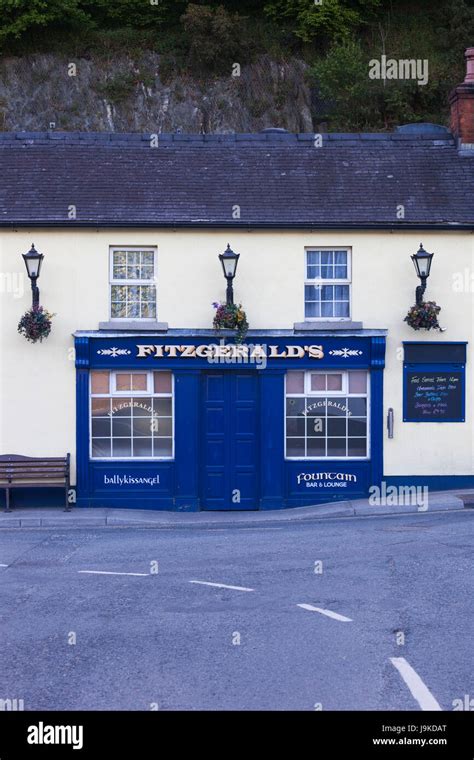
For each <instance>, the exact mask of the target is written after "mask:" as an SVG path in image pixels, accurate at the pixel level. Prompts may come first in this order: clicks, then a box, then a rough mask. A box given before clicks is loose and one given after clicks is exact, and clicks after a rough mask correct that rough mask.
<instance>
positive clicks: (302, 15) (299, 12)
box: [265, 0, 380, 42]
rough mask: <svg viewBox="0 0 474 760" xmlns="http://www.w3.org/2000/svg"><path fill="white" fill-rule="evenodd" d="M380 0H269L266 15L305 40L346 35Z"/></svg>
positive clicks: (361, 21)
mask: <svg viewBox="0 0 474 760" xmlns="http://www.w3.org/2000/svg"><path fill="white" fill-rule="evenodd" d="M379 5H380V0H321V1H320V2H315V0H269V2H267V4H266V5H265V13H266V14H267V16H268V17H269V18H271V19H273V20H274V21H276V22H277V23H279V24H281V25H282V26H283V27H286V28H287V30H290V31H292V32H293V33H294V34H295V35H296V36H297V37H299V38H300V39H301V40H303V41H304V42H312V41H313V40H316V39H319V40H325V41H328V40H331V41H337V40H341V39H347V38H348V37H349V36H350V34H351V32H352V31H354V30H355V29H356V28H357V27H358V26H360V25H361V24H363V23H365V22H366V21H367V19H368V18H369V17H370V16H371V15H372V14H373V12H374V11H375V10H377V9H378V7H379Z"/></svg>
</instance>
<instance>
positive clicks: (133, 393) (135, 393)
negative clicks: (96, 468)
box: [88, 369, 176, 462]
mask: <svg viewBox="0 0 474 760" xmlns="http://www.w3.org/2000/svg"><path fill="white" fill-rule="evenodd" d="M94 371H104V372H110V374H111V376H113V380H112V381H111V382H110V384H109V388H114V389H115V388H116V387H117V378H116V375H117V374H121V373H123V374H130V375H133V374H139V375H143V374H144V370H142V369H133V370H127V369H116V370H115V369H104V370H102V369H101V370H91V371H90V372H89V426H88V429H89V460H90V462H122V461H124V462H172V461H174V460H175V437H176V419H175V376H174V372H172V371H170V370H157V369H154V370H153V369H152V370H146V374H147V390H146V391H115V390H113V391H109V392H108V393H94V394H92V372H94ZM155 372H169V373H170V374H171V393H155V392H154V380H153V374H154V373H155ZM150 388H151V391H150V390H148V389H150ZM135 396H138V397H140V396H142V397H143V398H146V397H151V398H152V399H154V398H171V426H172V434H171V436H161V437H162V438H170V437H171V456H166V457H154V456H147V457H133V456H131V457H125V456H119V457H114V456H110V457H95V456H93V455H92V399H95V398H112V399H113V398H119V399H120V398H124V397H135ZM110 419H112V418H110ZM151 437H153V436H151ZM155 437H158V438H159V437H160V436H155ZM131 438H133V436H131ZM110 440H111V441H112V440H113V437H112V435H111V436H110Z"/></svg>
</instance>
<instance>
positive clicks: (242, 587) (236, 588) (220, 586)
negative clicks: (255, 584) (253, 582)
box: [189, 581, 255, 591]
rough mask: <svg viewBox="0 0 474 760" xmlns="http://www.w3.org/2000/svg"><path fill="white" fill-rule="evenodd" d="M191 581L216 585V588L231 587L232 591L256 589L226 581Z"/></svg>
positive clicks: (202, 584)
mask: <svg viewBox="0 0 474 760" xmlns="http://www.w3.org/2000/svg"><path fill="white" fill-rule="evenodd" d="M189 582H190V583H199V584H201V586H215V588H230V589H232V591H255V589H253V588H246V587H245V586H228V585H227V584H226V583H210V582H209V581H189Z"/></svg>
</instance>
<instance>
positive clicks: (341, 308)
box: [304, 249, 351, 320]
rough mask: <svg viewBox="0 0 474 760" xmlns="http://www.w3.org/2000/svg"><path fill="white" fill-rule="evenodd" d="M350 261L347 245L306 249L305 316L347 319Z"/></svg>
mask: <svg viewBox="0 0 474 760" xmlns="http://www.w3.org/2000/svg"><path fill="white" fill-rule="evenodd" d="M350 265H351V261H350V251H349V250H348V249H337V250H336V249H331V250H329V249H317V250H316V249H311V250H307V251H306V277H305V287H304V313H305V319H324V320H326V319H338V320H339V319H350V316H351V307H350V295H351V294H350V288H351V272H350V269H351V266H350Z"/></svg>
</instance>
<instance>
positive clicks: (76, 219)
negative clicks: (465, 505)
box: [0, 48, 474, 511]
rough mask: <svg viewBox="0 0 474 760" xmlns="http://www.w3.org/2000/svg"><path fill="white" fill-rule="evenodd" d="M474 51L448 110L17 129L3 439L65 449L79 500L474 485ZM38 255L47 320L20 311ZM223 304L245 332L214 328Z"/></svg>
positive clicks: (95, 503) (8, 199)
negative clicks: (258, 125) (219, 125)
mask: <svg viewBox="0 0 474 760" xmlns="http://www.w3.org/2000/svg"><path fill="white" fill-rule="evenodd" d="M466 59H467V73H466V77H465V81H464V82H463V83H462V84H460V85H459V86H458V87H457V88H456V89H455V91H453V93H452V94H451V96H450V106H451V125H450V128H449V129H448V128H446V127H442V126H437V125H433V124H417V125H406V126H402V127H399V128H397V129H396V130H395V131H394V132H393V133H389V134H327V135H322V137H320V136H318V135H314V134H289V133H287V132H285V131H284V130H279V129H266V130H263V131H262V132H261V133H258V134H215V135H184V134H159V135H150V134H90V133H89V134H86V133H84V134H83V133H80V134H79V133H66V132H64V133H62V132H50V133H16V134H9V133H4V134H0V156H1V159H0V160H1V168H2V187H1V188H0V225H1V229H0V235H1V245H0V257H1V281H2V282H1V286H2V298H1V314H2V318H1V336H2V357H1V405H2V406H1V451H0V454H2V455H6V454H17V455H24V456H31V457H55V456H64V455H66V453H67V452H70V454H71V463H72V481H71V482H72V486H73V487H72V488H71V494H70V498H71V501H75V503H76V504H77V506H78V507H117V508H118V507H126V508H138V509H161V510H176V511H194V510H231V509H237V510H256V509H281V508H291V507H298V506H305V505H312V504H318V503H322V502H331V501H337V500H341V499H343V500H347V499H357V498H362V497H366V496H367V495H368V493H369V488H370V487H371V486H373V485H379V486H380V485H381V484H382V483H383V482H384V483H386V484H390V485H404V486H409V485H419V486H428V487H429V488H431V489H434V490H442V489H451V488H464V487H474V467H473V463H474V434H473V426H472V413H473V387H474V385H473V380H474V375H473V370H472V366H473V363H472V356H471V350H470V349H471V345H472V341H473V338H474V336H473V329H474V328H473V325H474V237H473V234H472V233H473V230H474V48H469V49H468V50H467V51H466ZM420 243H421V244H420ZM22 255H23V258H24V259H25V261H26V264H27V270H28V276H29V277H30V279H31V286H32V289H33V299H35V298H36V302H37V303H39V304H40V305H41V306H43V307H44V309H46V310H47V311H48V312H50V313H51V314H53V317H52V329H51V333H50V334H49V335H48V336H47V337H45V338H44V339H43V340H41V341H40V340H36V341H33V342H32V341H27V340H25V336H24V335H23V334H20V333H19V332H18V331H17V325H18V323H19V320H20V318H21V316H22V314H23V313H24V312H25V311H27V310H28V309H29V308H30V307H31V298H32V296H31V291H30V281H29V280H28V276H27V271H26V270H25V267H24V262H23V259H22ZM415 301H416V302H417V303H418V310H417V309H415V311H414V312H412V317H413V318H412V320H411V322H407V321H404V318H405V316H406V315H407V313H408V311H409V309H410V308H411V307H413V305H414V304H415ZM214 302H219V303H221V304H224V305H225V304H228V305H229V308H228V309H227V312H229V311H232V309H233V311H232V313H234V314H235V313H236V312H237V311H238V309H237V307H239V305H241V311H242V310H243V311H245V314H246V318H247V320H248V324H249V327H248V330H247V332H245V329H242V330H241V331H240V332H239V333H238V334H237V331H236V329H234V328H233V327H232V328H230V327H227V328H226V327H225V326H224V327H223V326H222V324H223V323H221V324H220V326H219V325H218V326H217V328H215V327H214V324H213V320H214V317H215V316H216V314H218V311H217V310H216V306H213V303H214ZM424 302H435V304H437V305H438V306H440V307H441V311H440V312H438V322H439V327H440V328H441V329H437V326H436V318H435V317H436V315H435V316H434V317H433V314H435V312H433V309H432V311H431V318H433V328H432V329H430V330H428V329H427V323H426V317H425V322H423V323H422V326H421V329H417V330H415V329H414V326H417V322H416V320H417V319H419V318H420V313H421V311H422V307H421V308H420V304H423V303H424ZM232 304H234V307H232ZM221 311H222V307H221ZM239 313H240V315H241V312H240V311H239ZM241 317H242V315H241ZM413 325H414V326H413ZM241 327H243V328H245V325H244V324H243V320H242V319H241ZM2 494H3V492H2ZM61 498H62V495H61V493H59V492H58V490H57V489H51V490H49V489H34V488H33V489H18V490H13V492H12V507H13V509H14V508H15V505H16V506H20V505H23V504H37V505H40V504H47V505H53V504H56V503H58V504H60V503H61ZM3 503H4V502H3ZM3 503H2V506H3Z"/></svg>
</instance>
